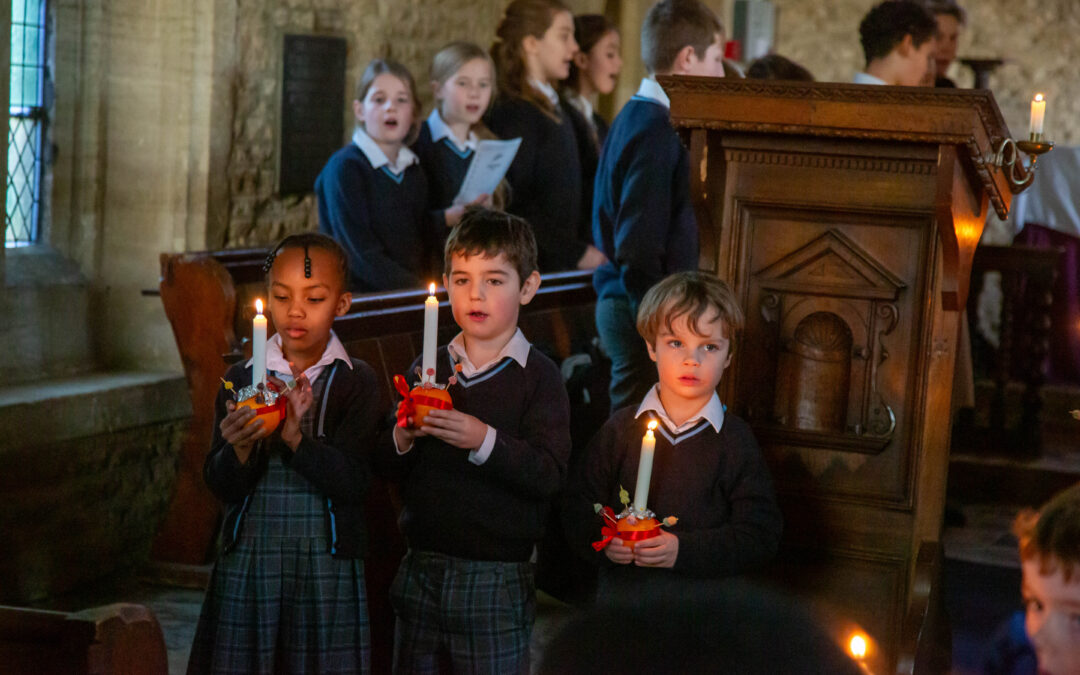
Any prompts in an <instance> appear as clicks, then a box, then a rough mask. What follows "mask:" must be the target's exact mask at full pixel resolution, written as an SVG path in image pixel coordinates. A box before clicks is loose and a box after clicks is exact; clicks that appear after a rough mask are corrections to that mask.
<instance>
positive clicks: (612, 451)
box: [560, 413, 633, 567]
mask: <svg viewBox="0 0 1080 675" xmlns="http://www.w3.org/2000/svg"><path fill="white" fill-rule="evenodd" d="M623 421H626V415H625V413H623V414H621V415H620V414H619V413H616V416H613V417H611V418H609V419H608V421H607V422H606V423H605V424H604V426H603V427H601V428H600V431H599V432H597V433H596V435H595V436H593V437H592V440H591V441H590V442H589V445H588V447H587V448H586V449H585V452H584V453H582V456H581V460H580V461H579V462H577V463H576V464H575V465H574V466H572V467H570V477H569V478H568V480H567V485H566V491H565V492H564V493H563V496H562V499H561V500H560V512H561V520H562V523H563V528H564V530H565V534H566V539H567V541H568V542H569V543H570V547H571V548H572V549H573V550H574V551H577V553H578V554H579V555H580V556H582V557H583V558H585V559H586V560H588V561H590V562H592V563H594V564H596V565H599V566H601V567H613V566H615V563H613V562H611V560H610V559H609V558H608V557H607V555H606V554H605V553H604V552H603V550H601V551H597V550H596V549H594V548H593V547H592V543H593V542H595V541H600V539H601V536H600V529H601V528H602V527H603V525H604V522H603V520H602V518H601V516H600V515H598V514H597V512H596V508H595V505H596V504H600V505H601V506H609V507H611V508H612V509H613V510H614V511H615V512H616V513H618V512H619V511H620V508H619V506H620V505H619V504H608V503H606V502H607V499H608V495H609V494H610V492H611V490H610V488H611V485H612V483H613V482H615V481H617V480H618V471H617V470H616V464H617V461H618V452H617V447H616V446H617V439H616V433H615V430H616V429H617V428H618V425H619V424H620V423H621V422H623ZM627 489H633V487H632V486H628V487H627Z"/></svg>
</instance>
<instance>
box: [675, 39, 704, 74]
mask: <svg viewBox="0 0 1080 675" xmlns="http://www.w3.org/2000/svg"><path fill="white" fill-rule="evenodd" d="M700 60H701V59H699V58H697V52H695V51H694V46H693V45H686V46H685V47H683V48H682V49H680V50H679V53H678V54H676V55H675V61H674V62H673V63H672V64H671V74H672V75H687V74H689V73H690V72H691V69H692V68H693V65H694V62H695V61H700Z"/></svg>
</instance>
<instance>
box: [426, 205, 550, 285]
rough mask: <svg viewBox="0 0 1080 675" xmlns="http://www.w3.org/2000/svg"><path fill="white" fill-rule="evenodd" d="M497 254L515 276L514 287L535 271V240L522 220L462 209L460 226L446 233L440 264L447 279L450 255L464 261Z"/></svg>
mask: <svg viewBox="0 0 1080 675" xmlns="http://www.w3.org/2000/svg"><path fill="white" fill-rule="evenodd" d="M500 253H502V254H503V255H505V256H506V260H507V262H509V263H510V265H511V266H513V268H514V269H515V270H517V273H518V283H525V279H526V277H528V276H529V275H530V274H532V273H533V272H534V271H536V237H535V236H533V231H532V226H531V225H529V223H528V222H527V221H526V220H525V219H524V218H519V217H517V216H514V215H511V214H509V213H506V212H504V211H496V210H495V209H488V208H484V207H482V206H470V207H468V208H467V209H465V215H463V216H462V217H461V222H459V223H458V224H457V225H455V226H454V229H452V230H450V236H449V237H448V238H447V240H446V249H445V253H444V259H443V264H444V265H445V267H444V271H445V272H446V274H447V275H449V274H450V272H451V271H452V270H451V269H450V260H451V259H452V258H453V257H454V255H455V254H456V255H460V256H464V257H466V258H468V257H471V256H474V255H484V256H487V257H488V258H494V257H496V256H498V255H499V254H500Z"/></svg>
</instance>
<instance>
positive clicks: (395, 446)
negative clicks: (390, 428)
mask: <svg viewBox="0 0 1080 675" xmlns="http://www.w3.org/2000/svg"><path fill="white" fill-rule="evenodd" d="M390 436H391V437H393V439H394V451H395V452H397V454H399V455H404V454H405V453H406V452H408V451H410V450H412V449H413V445H414V443H409V447H407V448H405V449H404V450H402V449H401V448H400V447H399V446H398V442H397V434H395V433H391V434H390Z"/></svg>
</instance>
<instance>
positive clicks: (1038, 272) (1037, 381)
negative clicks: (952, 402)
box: [956, 246, 1062, 457]
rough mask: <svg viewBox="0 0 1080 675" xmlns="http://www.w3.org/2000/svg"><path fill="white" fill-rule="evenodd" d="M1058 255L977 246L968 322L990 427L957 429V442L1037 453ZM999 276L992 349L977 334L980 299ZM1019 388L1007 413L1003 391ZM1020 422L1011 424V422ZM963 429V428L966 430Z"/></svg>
mask: <svg viewBox="0 0 1080 675" xmlns="http://www.w3.org/2000/svg"><path fill="white" fill-rule="evenodd" d="M1061 255H1062V251H1061V250H1060V249H1054V248H1034V247H1030V246H979V247H978V248H977V249H975V259H974V261H973V263H972V266H971V293H970V294H969V295H968V320H969V322H970V326H971V336H972V346H973V357H974V363H975V371H976V377H977V378H978V377H982V378H985V379H988V380H990V381H992V382H993V385H994V392H993V395H992V397H991V400H990V407H989V423H988V424H987V425H986V426H979V427H976V426H974V424H973V423H972V422H970V421H966V420H965V421H964V424H963V426H961V425H958V433H957V436H956V437H957V439H958V441H960V440H963V441H965V442H964V445H966V446H968V447H971V449H973V450H989V451H991V452H1007V453H1009V454H1013V455H1018V456H1028V457H1033V456H1036V455H1038V454H1039V453H1040V450H1041V447H1042V438H1041V434H1040V430H1039V413H1040V411H1041V410H1042V394H1041V389H1042V386H1043V384H1044V382H1045V380H1046V359H1047V356H1048V354H1049V350H1050V329H1051V316H1050V310H1051V306H1052V305H1053V302H1054V281H1055V279H1056V278H1057V269H1058V264H1059V261H1060V259H1061ZM990 272H997V273H999V274H1000V275H1001V295H1002V297H1001V325H1000V330H999V343H998V345H997V346H996V347H994V346H993V345H991V344H990V343H989V342H988V341H987V340H986V339H984V338H983V337H982V336H981V335H979V333H978V331H977V330H976V324H977V322H978V302H979V295H980V293H981V291H982V289H983V286H984V283H985V279H986V274H987V273H990ZM1011 382H1020V383H1022V384H1023V394H1022V396H1021V403H1020V411H1019V414H1018V415H1016V414H1010V410H1009V409H1008V407H1007V404H1006V389H1007V387H1008V385H1009V384H1010V383H1011ZM1015 418H1018V420H1017V422H1016V423H1015V425H1010V424H1009V420H1011V419H1015ZM965 427H966V428H965Z"/></svg>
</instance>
